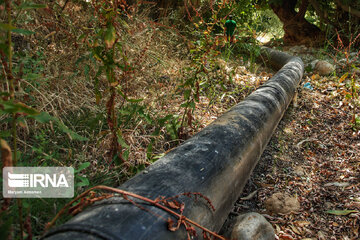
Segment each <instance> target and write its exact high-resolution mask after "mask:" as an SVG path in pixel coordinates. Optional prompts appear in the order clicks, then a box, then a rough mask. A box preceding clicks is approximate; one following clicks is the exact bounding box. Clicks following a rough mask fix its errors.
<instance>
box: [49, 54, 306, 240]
mask: <svg viewBox="0 0 360 240" xmlns="http://www.w3.org/2000/svg"><path fill="white" fill-rule="evenodd" d="M262 55H263V56H264V57H265V58H266V59H268V60H269V62H270V64H271V65H273V66H275V67H276V68H281V69H280V70H279V71H278V72H277V73H276V74H275V75H274V76H273V77H272V78H271V79H270V80H268V81H267V82H266V83H265V84H264V85H262V86H261V87H260V88H258V89H257V90H256V91H254V92H253V93H252V94H251V95H249V96H248V97H247V98H246V99H245V100H244V101H242V102H241V103H239V104H237V105H235V106H234V107H232V108H231V109H230V110H229V111H227V112H226V113H225V114H223V115H222V116H221V117H219V118H218V119H217V120H215V121H214V122H213V123H211V124H210V125H209V126H207V127H206V128H204V129H203V130H202V131H200V132H199V133H197V134H196V135H195V136H193V137H192V138H190V139H189V140H187V141H186V142H185V143H184V144H182V145H181V146H179V147H177V148H175V149H174V150H172V151H171V152H169V153H168V154H167V155H165V156H164V157H162V158H161V159H159V160H158V161H157V162H155V163H154V164H153V165H151V166H149V167H148V168H147V171H143V172H141V173H139V174H137V175H136V176H135V177H133V178H131V179H130V180H128V181H127V182H125V183H124V184H123V185H121V186H120V188H121V189H123V190H126V191H130V192H134V193H136V194H140V195H142V196H145V197H148V198H151V199H155V198H157V197H159V196H166V197H170V196H175V195H178V194H181V193H184V192H200V193H202V194H203V195H205V196H207V197H208V198H210V200H211V202H212V204H213V205H214V207H215V209H216V211H215V212H212V211H211V210H210V209H209V208H208V207H207V205H206V204H205V203H203V202H202V201H197V202H196V201H194V200H192V199H189V198H187V197H182V198H180V199H179V200H181V201H183V202H184V203H185V210H184V215H185V216H187V217H188V218H190V219H192V220H194V221H195V222H197V223H199V224H201V225H202V226H204V227H206V228H208V229H211V230H213V231H219V229H220V228H221V226H222V225H223V223H224V221H225V219H226V218H227V216H228V213H229V212H230V211H231V208H232V206H233V204H234V203H235V201H236V200H237V199H238V197H239V195H240V194H241V192H242V190H243V187H244V186H245V184H246V182H247V180H248V178H249V177H250V174H251V172H252V170H253V169H254V168H255V165H256V163H257V161H258V160H259V158H260V156H261V154H262V152H263V150H264V149H265V146H266V145H267V143H268V142H269V140H270V138H271V135H272V134H273V132H274V131H275V129H276V126H277V125H278V123H279V121H280V120H281V118H282V116H283V114H284V112H285V110H286V109H287V107H288V105H289V104H290V102H291V100H292V98H293V96H294V94H295V91H296V87H297V85H298V84H299V82H300V80H301V78H302V75H303V71H304V65H303V62H302V61H301V59H300V58H298V57H291V56H289V55H288V54H285V53H282V52H278V51H275V50H271V49H267V48H264V49H262ZM141 204H143V206H145V207H146V208H147V209H149V210H150V211H152V212H153V213H156V214H158V215H160V216H162V217H163V218H164V219H168V217H170V215H169V214H168V213H166V212H164V211H162V210H160V209H158V208H156V207H153V206H149V205H147V204H144V203H141ZM44 238H45V239H52V240H54V239H124V240H134V239H186V231H185V229H184V228H183V227H182V228H180V229H179V230H178V231H176V232H170V231H169V230H167V224H166V222H164V220H162V219H161V218H158V217H155V216H154V215H152V214H150V213H148V212H146V211H144V210H141V209H139V208H138V207H136V206H134V205H132V204H131V203H129V202H128V201H127V200H124V199H123V198H122V197H113V198H111V199H108V200H104V201H102V202H99V203H97V204H95V205H93V206H91V207H89V208H88V209H86V210H85V211H83V212H81V213H80V214H78V215H77V216H75V217H74V218H72V219H71V220H70V221H68V222H67V223H66V224H64V225H61V226H60V227H57V228H54V229H51V230H50V231H49V232H47V233H46V235H45V236H44Z"/></svg>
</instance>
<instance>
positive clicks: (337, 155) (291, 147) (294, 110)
mask: <svg viewBox="0 0 360 240" xmlns="http://www.w3.org/2000/svg"><path fill="white" fill-rule="evenodd" d="M315 51H316V50H315ZM315 51H314V52H315ZM294 55H300V57H301V53H296V52H295V53H294ZM314 55H315V54H314ZM305 59H306V56H305ZM304 62H305V64H307V63H309V62H307V61H305V60H304ZM305 66H306V65H305ZM355 78H356V79H357V80H356V81H357V82H359V75H358V76H355ZM339 79H340V80H339ZM305 83H310V86H311V87H310V88H311V89H309V88H307V87H304V84H305ZM346 85H347V84H346V83H345V81H344V82H342V81H341V78H340V77H336V76H327V77H326V76H319V75H318V74H316V73H314V72H312V71H309V72H306V73H305V76H304V77H303V80H302V82H301V84H300V86H299V88H298V97H297V100H296V101H295V102H293V103H292V104H291V106H290V107H289V109H288V110H287V112H286V113H285V116H284V117H283V119H282V120H281V122H280V124H279V126H278V128H277V130H276V132H275V134H274V135H273V137H272V139H271V140H270V142H269V144H268V146H267V148H266V150H265V151H264V153H263V155H262V157H261V159H260V161H259V163H258V165H257V167H256V169H255V170H254V173H253V175H252V176H251V178H250V180H249V182H248V184H247V186H246V187H245V188H244V192H243V194H242V196H241V197H240V198H239V200H238V201H237V203H236V204H235V207H234V209H233V211H232V213H231V214H230V216H229V218H233V217H234V216H236V215H238V214H239V213H245V212H251V211H254V212H259V213H261V214H263V215H264V216H265V217H266V218H267V219H268V221H269V222H270V223H271V224H272V226H273V227H274V229H275V232H276V235H277V238H278V239H320V240H325V239H359V227H360V130H359V128H355V127H354V124H353V123H352V118H353V107H352V103H351V100H350V99H349V98H346V94H347V93H348V91H349V90H348V88H347V86H346ZM307 86H309V84H307ZM357 101H358V100H357ZM356 111H357V114H359V108H358V107H357V110H356ZM278 192H280V193H283V194H287V195H289V196H293V197H296V198H297V200H298V201H299V202H300V209H298V210H297V211H296V212H292V213H286V214H281V213H278V214H276V213H272V212H269V211H268V210H267V209H266V204H265V201H266V200H267V199H268V198H269V197H270V196H271V195H272V194H274V193H278Z"/></svg>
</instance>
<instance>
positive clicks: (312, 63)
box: [310, 59, 319, 69]
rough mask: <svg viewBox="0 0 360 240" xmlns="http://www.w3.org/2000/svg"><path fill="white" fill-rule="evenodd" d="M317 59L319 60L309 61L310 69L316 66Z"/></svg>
mask: <svg viewBox="0 0 360 240" xmlns="http://www.w3.org/2000/svg"><path fill="white" fill-rule="evenodd" d="M318 61H319V60H317V59H316V60H314V61H312V62H311V63H310V65H311V69H315V66H316V64H317V63H318Z"/></svg>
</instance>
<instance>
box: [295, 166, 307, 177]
mask: <svg viewBox="0 0 360 240" xmlns="http://www.w3.org/2000/svg"><path fill="white" fill-rule="evenodd" d="M294 173H295V174H296V175H298V176H300V177H302V176H304V175H305V170H304V169H303V168H302V167H301V166H296V167H295V168H294Z"/></svg>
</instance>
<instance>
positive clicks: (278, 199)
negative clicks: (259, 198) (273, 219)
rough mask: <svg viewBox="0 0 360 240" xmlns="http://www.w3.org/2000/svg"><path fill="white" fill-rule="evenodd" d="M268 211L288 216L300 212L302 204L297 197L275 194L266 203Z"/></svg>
mask: <svg viewBox="0 0 360 240" xmlns="http://www.w3.org/2000/svg"><path fill="white" fill-rule="evenodd" d="M265 207H266V210H268V211H269V212H272V213H275V214H278V213H281V214H288V213H291V212H297V211H299V210H300V203H299V201H298V200H297V198H296V197H291V196H289V195H287V194H286V193H281V192H278V193H274V194H273V195H272V196H271V197H270V198H268V199H267V200H266V201H265Z"/></svg>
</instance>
